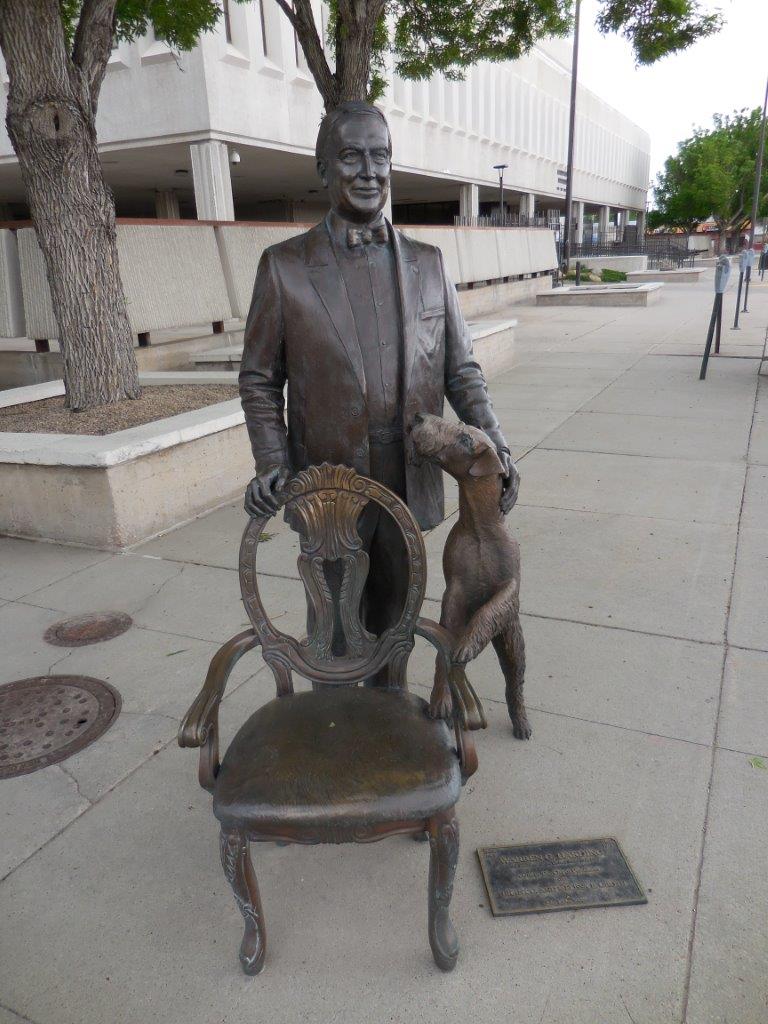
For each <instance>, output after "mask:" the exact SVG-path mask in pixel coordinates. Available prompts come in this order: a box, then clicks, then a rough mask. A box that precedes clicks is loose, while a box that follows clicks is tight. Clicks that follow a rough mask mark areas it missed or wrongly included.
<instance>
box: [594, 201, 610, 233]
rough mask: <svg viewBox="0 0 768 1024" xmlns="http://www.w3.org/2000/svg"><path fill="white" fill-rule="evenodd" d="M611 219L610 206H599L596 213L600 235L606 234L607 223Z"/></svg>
mask: <svg viewBox="0 0 768 1024" xmlns="http://www.w3.org/2000/svg"><path fill="white" fill-rule="evenodd" d="M610 219H611V208H610V206H601V207H600V212H599V214H598V221H597V230H598V231H599V232H600V235H601V237H605V235H607V234H608V223H609V221H610Z"/></svg>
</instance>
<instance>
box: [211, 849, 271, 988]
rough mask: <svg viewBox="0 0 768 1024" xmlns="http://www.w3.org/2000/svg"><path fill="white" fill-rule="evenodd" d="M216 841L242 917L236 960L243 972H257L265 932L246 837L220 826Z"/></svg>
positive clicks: (262, 958) (265, 945) (262, 954)
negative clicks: (243, 930) (238, 951)
mask: <svg viewBox="0 0 768 1024" xmlns="http://www.w3.org/2000/svg"><path fill="white" fill-rule="evenodd" d="M219 844H220V849H221V864H222V867H223V868H224V874H225V875H226V877H227V881H228V882H229V884H230V885H231V886H232V892H233V893H234V894H235V902H236V903H237V906H238V908H239V910H240V913H241V914H242V915H243V920H244V921H245V934H244V935H243V941H242V943H241V945H240V963H241V965H242V968H243V971H244V972H245V973H246V974H260V973H261V971H262V969H263V967H264V955H265V953H266V951H267V933H266V930H265V928H264V912H263V911H262V909H261V899H260V898H259V887H258V885H257V884H256V875H255V874H254V872H253V864H252V863H251V856H250V853H249V852H248V839H247V838H246V836H245V835H243V833H242V832H226V831H225V830H224V829H222V830H221V836H220V838H219Z"/></svg>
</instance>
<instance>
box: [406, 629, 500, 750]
mask: <svg viewBox="0 0 768 1024" xmlns="http://www.w3.org/2000/svg"><path fill="white" fill-rule="evenodd" d="M414 632H415V633H416V636H420V637H423V639H425V640H427V641H428V642H429V643H431V644H432V646H433V647H434V648H435V649H436V650H437V652H438V655H439V656H440V657H442V659H443V668H444V671H445V674H446V676H447V679H448V685H449V686H450V689H451V696H452V697H453V703H454V709H455V712H456V714H457V715H458V718H459V723H460V725H461V727H462V729H465V730H467V731H468V732H470V731H474V730H475V729H487V728H488V722H487V720H486V717H485V712H484V711H483V706H482V704H481V703H480V699H479V698H478V696H477V694H476V693H475V691H474V689H473V688H472V684H471V683H470V681H469V680H468V679H467V675H466V672H465V671H464V666H463V665H457V664H455V663H454V661H453V648H454V646H455V645H454V641H453V637H452V636H451V634H450V633H449V632H448V630H447V629H446V628H445V627H444V626H440V625H438V623H437V622H432V621H431V620H430V619H421V618H420V619H417V620H416V626H415V629H414Z"/></svg>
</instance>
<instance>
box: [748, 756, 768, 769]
mask: <svg viewBox="0 0 768 1024" xmlns="http://www.w3.org/2000/svg"><path fill="white" fill-rule="evenodd" d="M749 763H750V764H751V765H752V767H753V768H761V769H762V770H763V771H765V772H768V761H766V759H765V758H764V757H750V759H749Z"/></svg>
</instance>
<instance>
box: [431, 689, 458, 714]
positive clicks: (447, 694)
mask: <svg viewBox="0 0 768 1024" xmlns="http://www.w3.org/2000/svg"><path fill="white" fill-rule="evenodd" d="M452 713H453V698H452V697H451V691H450V690H449V689H448V687H447V686H446V687H437V686H436V687H435V688H434V689H433V690H432V696H431V697H430V698H429V717H430V718H442V719H444V720H446V721H447V720H448V719H449V718H450V717H451V715H452Z"/></svg>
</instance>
